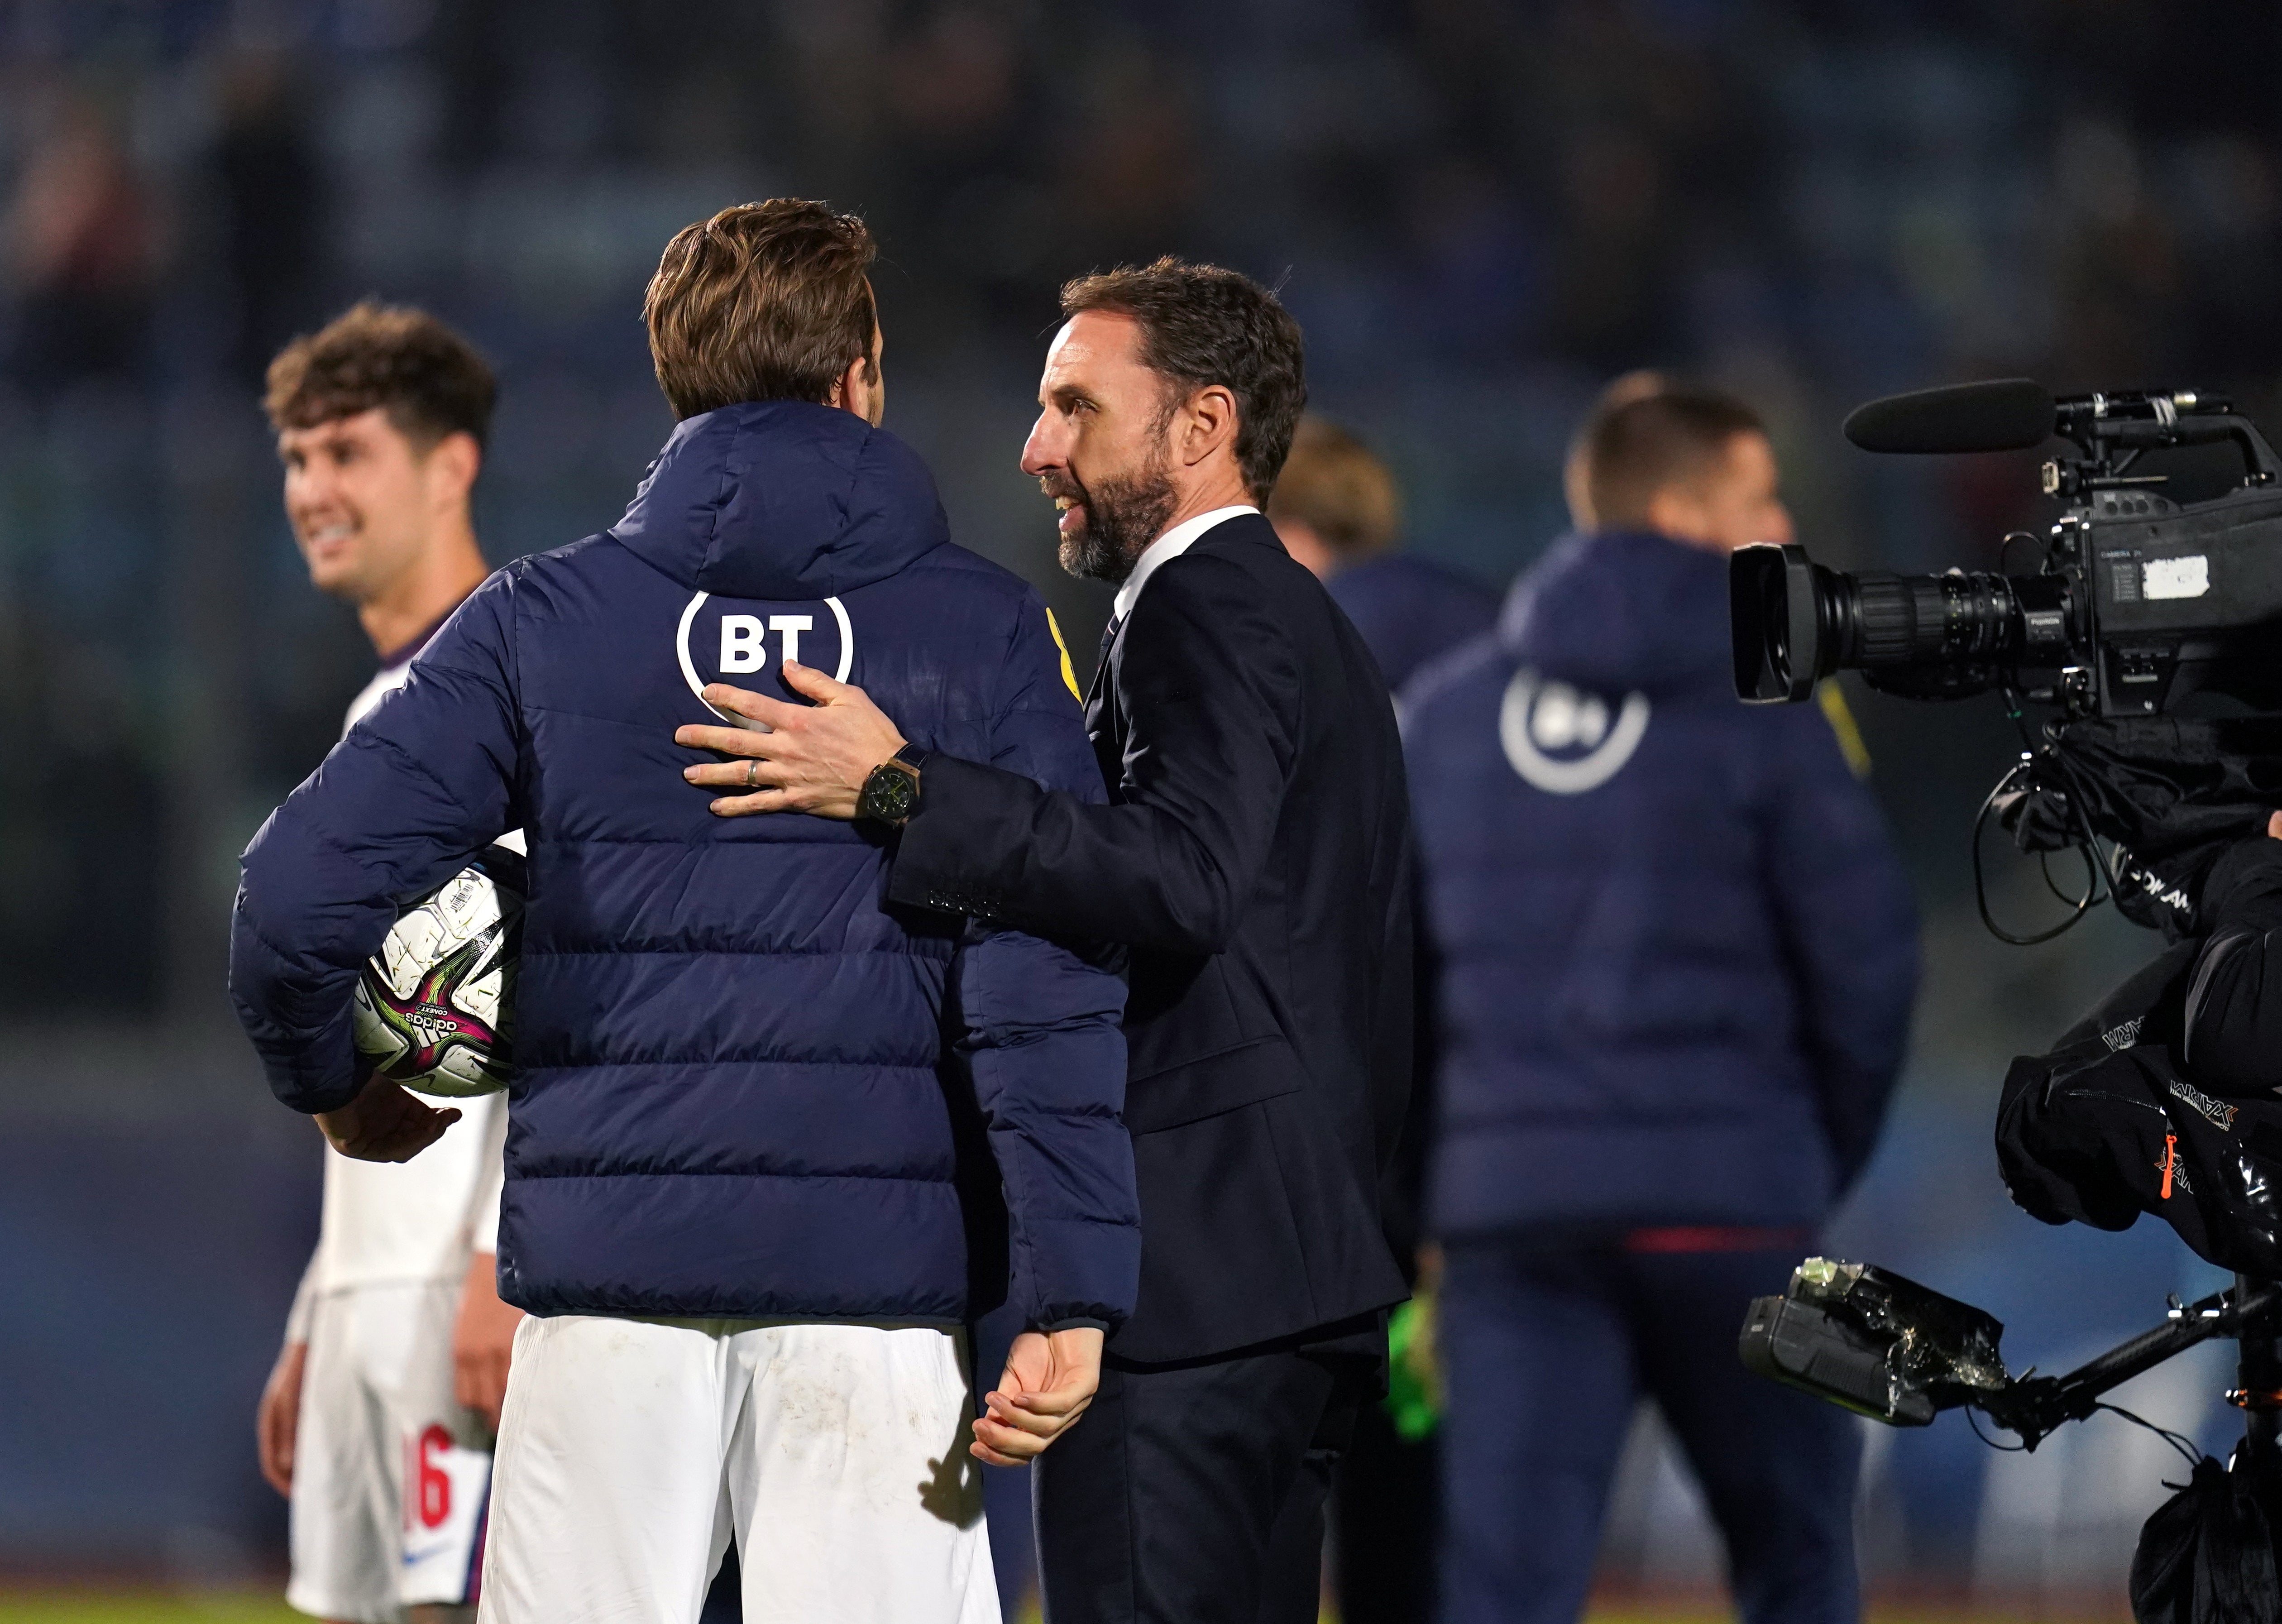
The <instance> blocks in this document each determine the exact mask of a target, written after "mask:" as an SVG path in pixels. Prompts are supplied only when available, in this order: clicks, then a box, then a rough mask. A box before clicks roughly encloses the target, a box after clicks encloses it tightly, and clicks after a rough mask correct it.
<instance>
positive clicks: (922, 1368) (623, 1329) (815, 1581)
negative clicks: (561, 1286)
mask: <svg viewBox="0 0 2282 1624" xmlns="http://www.w3.org/2000/svg"><path fill="white" fill-rule="evenodd" d="M973 1404H974V1399H973V1394H972V1389H971V1388H970V1387H969V1385H968V1382H967V1376H966V1346H965V1339H964V1338H963V1337H962V1336H961V1335H960V1334H959V1333H956V1332H952V1331H946V1330H943V1329H940V1328H938V1327H935V1326H919V1325H851V1324H846V1323H829V1324H827V1323H819V1322H815V1321H792V1322H788V1321H781V1320H758V1321H757V1320H652V1319H617V1318H599V1317H587V1316H583V1315H572V1316H565V1317H559V1318H553V1319H536V1318H532V1319H525V1320H524V1322H523V1325H522V1326H521V1327H520V1328H519V1329H518V1330H517V1331H516V1338H515V1364H514V1369H513V1373H512V1374H511V1375H510V1376H509V1378H508V1391H507V1410H506V1414H505V1415H504V1416H503V1417H502V1418H501V1423H500V1442H499V1460H498V1468H497V1473H496V1476H495V1478H494V1480H493V1488H492V1527H491V1535H490V1538H489V1541H488V1544H487V1548H486V1550H485V1554H484V1583H483V1602H482V1612H481V1614H480V1620H481V1624H581V1621H583V1620H594V1621H600V1620H612V1621H613V1624H620V1621H623V1620H631V1619H640V1620H644V1624H695V1620H696V1618H697V1615H698V1612H699V1609H700V1608H701V1607H702V1605H703V1603H704V1598H705V1591H706V1588H707V1586H708V1585H709V1584H710V1582H711V1581H712V1577H713V1574H714V1573H715V1572H716V1570H717V1569H718V1567H719V1566H720V1563H721V1558H722V1555H723V1553H724V1552H725V1551H726V1550H727V1549H728V1546H729V1542H730V1541H731V1540H732V1539H733V1538H734V1540H735V1542H736V1545H737V1555H738V1562H739V1566H740V1568H741V1574H742V1582H743V1589H744V1595H743V1600H744V1617H745V1624H820V1621H823V1620H830V1621H831V1624H998V1591H997V1581H996V1580H995V1579H994V1577H993V1575H992V1572H991V1566H990V1540H989V1538H988V1537H987V1535H986V1534H985V1532H984V1528H983V1523H982V1467H981V1465H980V1464H979V1463H978V1462H977V1461H976V1460H975V1459H974V1457H973V1456H971V1455H969V1454H968V1453H967V1452H966V1446H967V1444H968V1443H969V1442H970V1441H972V1434H970V1433H969V1432H968V1430H967V1423H968V1420H969V1418H971V1417H972V1416H973V1414H974V1409H973Z"/></svg>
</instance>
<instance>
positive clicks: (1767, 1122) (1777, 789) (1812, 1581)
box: [1404, 390, 1916, 1624]
mask: <svg viewBox="0 0 2282 1624" xmlns="http://www.w3.org/2000/svg"><path fill="white" fill-rule="evenodd" d="M1583 449H1584V453H1585V456H1586V459H1587V474H1588V477H1589V483H1590V486H1591V497H1592V502H1593V507H1594V509H1595V510H1596V511H1597V513H1598V514H1599V515H1600V516H1601V519H1602V523H1603V526H1604V527H1603V529H1602V530H1601V532H1599V533H1596V534H1589V535H1580V536H1575V537H1572V538H1571V539H1569V540H1566V541H1564V542H1562V543H1561V544H1560V545H1558V546H1557V547H1556V548H1554V549H1553V551H1552V552H1551V553H1550V554H1549V555H1548V556H1547V557H1546V558H1545V559H1544V561H1543V562H1541V563H1540V564H1538V565H1537V566H1536V567H1535V568H1533V570H1531V571H1529V572H1528V573H1526V574H1525V575H1524V576H1523V577H1522V579H1520V580H1519V581H1518V582H1517V583H1516V585H1515V587H1514V589H1513V592H1512V594H1511V596H1510V598H1509V600H1508V601H1507V603H1506V608H1505V611H1504V616H1503V618H1502V623H1501V625H1500V626H1499V628H1498V630H1497V631H1496V632H1495V633H1493V634H1492V635H1490V636H1489V637H1486V638H1485V639H1483V640H1482V641H1479V642H1477V643H1474V644H1472V645H1470V646H1469V647H1468V648H1466V649H1462V650H1460V651H1458V652H1457V653H1455V654H1453V655H1452V656H1450V657H1448V660H1447V661H1445V662H1443V663H1442V664H1440V665H1439V666H1436V667H1430V668H1429V669H1428V670H1427V671H1426V672H1424V673H1423V674H1422V675H1421V676H1420V678H1419V679H1418V680H1417V682H1416V683H1415V684H1414V685H1413V686H1412V687H1411V688H1409V689H1408V690H1406V692H1405V695H1404V714H1405V723H1404V743H1405V750H1406V755H1407V757H1408V760H1409V769H1410V781H1411V790H1412V795H1413V797H1414V800H1415V803H1416V805H1417V830H1418V847H1419V851H1420V853H1421V862H1422V864H1423V866H1424V871H1425V896H1426V903H1427V913H1428V918H1429V928H1430V930H1431V933H1432V936H1433V938H1434V941H1435V944H1436V948H1437V950H1438V954H1439V958H1440V982H1439V989H1438V995H1437V1003H1438V1007H1437V1012H1436V1019H1437V1022H1438V1032H1437V1037H1438V1039H1439V1045H1440V1067H1439V1083H1440V1113H1441V1114H1440V1123H1439V1126H1438V1131H1437V1136H1436V1140H1435V1143H1434V1146H1433V1151H1432V1168H1431V1173H1430V1184H1431V1193H1430V1197H1429V1201H1430V1211H1429V1223H1430V1226H1431V1228H1432V1232H1433V1233H1434V1234H1435V1235H1436V1236H1437V1237H1439V1238H1440V1240H1441V1241H1442V1243H1443V1246H1444V1247H1445V1251H1446V1255H1447V1264H1446V1273H1445V1277H1444V1281H1443V1286H1442V1294H1441V1314H1442V1322H1441V1349H1442V1353H1443V1356H1444V1359H1445V1362H1446V1366H1447V1371H1448V1382H1449V1390H1448V1403H1449V1415H1450V1418H1451V1421H1452V1423H1453V1425H1452V1426H1450V1427H1449V1428H1448V1430H1447V1432H1446V1435H1445V1437H1444V1441H1443V1450H1444V1455H1443V1459H1444V1463H1445V1472H1444V1489H1445V1493H1444V1504H1445V1505H1446V1506H1447V1507H1448V1511H1447V1519H1448V1521H1447V1527H1446V1535H1445V1542H1444V1564H1443V1571H1442V1582H1443V1591H1444V1597H1445V1601H1444V1607H1445V1612H1444V1617H1445V1618H1447V1619H1449V1620H1454V1621H1458V1624H1476V1621H1478V1620H1500V1621H1506V1620H1530V1621H1532V1624H1567V1621H1568V1620H1573V1619H1574V1618H1576V1617H1577V1616H1578V1615H1579V1614H1580V1612H1582V1611H1583V1607H1584V1604H1585V1599H1586V1592H1587V1586H1588V1585H1589V1582H1590V1580H1591V1576H1592V1571H1593V1564H1594V1558H1595V1550H1596V1549H1597V1546H1598V1543H1599V1533H1600V1525H1601V1517H1602V1513H1603V1506H1604V1504H1605V1501H1606V1497H1607V1494H1608V1489H1609V1484H1610V1479H1611V1472H1612V1471H1613V1469H1614V1466H1615V1464H1616V1459H1617V1456H1618V1451H1619V1449H1620V1446H1621V1445H1622V1443H1623V1441H1624V1436H1625V1432H1626V1426H1627V1424H1628V1422H1629V1421H1630V1419H1631V1418H1632V1413H1633V1410H1634V1404H1635V1403H1636V1400H1637V1399H1638V1398H1639V1397H1640V1396H1642V1395H1648V1396H1651V1397H1653V1398H1655V1399H1656V1400H1657V1403H1658V1405H1659V1407H1660V1408H1661V1409H1662V1410H1663V1413H1664V1417H1665V1421H1666V1423H1667V1424H1668V1425H1669V1426H1670V1427H1671V1428H1672V1430H1673V1433H1675V1434H1677V1435H1678V1438H1679V1440H1680V1443H1681V1445H1682V1446H1683V1448H1684V1449H1686V1451H1687V1454H1688V1458H1689V1460H1690V1462H1691V1464H1692V1465H1694V1467H1695V1469H1696V1476H1697V1478H1698V1480H1700V1481H1701V1483H1702V1485H1703V1487H1704V1491H1705V1498H1706V1500H1707V1502H1708V1503H1709V1505H1710V1508H1711V1512H1712V1515H1713V1517H1714V1518H1715V1519H1716V1520H1717V1521H1718V1522H1719V1527H1720V1529H1721V1531H1722V1533H1723V1534H1724V1535H1725V1536H1726V1540H1727V1551H1728V1557H1729V1566H1730V1571H1731V1573H1732V1575H1733V1578H1734V1582H1735V1590H1736V1595H1737V1600H1738V1603H1739V1605H1740V1607H1741V1610H1742V1612H1743V1616H1744V1618H1745V1619H1747V1620H1750V1624H1778V1621H1780V1624H1834V1621H1836V1620H1845V1619H1851V1618H1852V1617H1854V1616H1855V1614H1856V1612H1858V1610H1859V1601H1858V1597H1857V1589H1856V1583H1855V1574H1854V1558H1853V1527H1852V1505H1853V1482H1854V1476H1855V1472H1856V1470H1857V1465H1858V1461H1859V1436H1858V1433H1857V1430H1856V1429H1857V1426H1858V1424H1857V1423H1856V1422H1855V1421H1854V1420H1853V1419H1852V1418H1851V1417H1848V1416H1846V1415H1845V1414H1843V1412H1841V1411H1839V1410H1836V1409H1833V1408H1831V1407H1829V1406H1828V1405H1825V1404H1822V1403H1820V1402H1818V1401H1816V1400H1814V1399H1811V1398H1808V1397H1806V1396H1805V1395H1802V1394H1798V1393H1795V1392H1792V1391H1790V1390H1789V1389H1787V1388H1782V1387H1777V1386H1775V1385H1774V1384H1773V1383H1770V1382H1766V1381H1763V1380H1761V1379H1758V1378H1757V1377H1754V1376H1751V1375H1750V1374H1748V1373H1747V1372H1746V1371H1744V1370H1743V1367H1742V1365H1741V1364H1740V1363H1739V1362H1738V1360H1737V1358H1736V1356H1735V1337H1736V1333H1737V1332H1738V1330H1739V1329H1740V1327H1741V1326H1742V1325H1743V1314H1744V1309H1745V1307H1746V1305H1747V1303H1748V1302H1749V1301H1750V1298H1751V1297H1752V1296H1753V1295H1755V1294H1760V1293H1764V1292H1773V1291H1779V1290H1781V1288H1782V1285H1783V1282H1784V1279H1785V1278H1786V1276H1787V1275H1788V1273H1789V1270H1790V1268H1791V1267H1792V1266H1793V1265H1794V1264H1795V1263H1797V1261H1798V1259H1799V1258H1800V1256H1801V1255H1804V1253H1805V1251H1806V1250H1807V1249H1808V1248H1809V1247H1811V1245H1812V1239H1813V1232H1814V1229H1815V1226H1816V1225H1817V1224H1819V1223H1820V1221H1821V1220H1822V1218H1823V1217H1824V1216H1826V1215H1827V1214H1828V1212H1829V1211H1830V1209H1831V1208H1832V1206H1833V1204H1834V1203H1835V1202H1836V1201H1837V1199H1838V1198H1839V1196H1840V1195H1841V1193H1843V1191H1844V1190H1845V1189H1846V1187H1847V1186H1848V1185H1849V1184H1850V1183H1851V1181H1852V1180H1853V1178H1854V1177H1855V1176H1856V1175H1857V1174H1858V1173H1859V1171H1860V1170H1861V1169H1862V1166H1863V1163H1864V1162H1866V1161H1867V1158H1868V1156H1869V1154H1870V1150H1871V1146H1872V1144H1873V1141H1874V1138H1875V1137H1876V1133H1877V1128H1878V1123H1879V1120H1880V1117H1881V1115H1882V1111H1883V1109H1884V1106H1885V1102H1886V1099H1887V1095H1888V1092H1889V1091H1890V1088H1891V1086H1892V1084H1893V1082H1894V1078H1895V1075H1896V1072H1897V1070H1898V1066H1899V1064H1900V1060H1901V1054H1902V1046H1903V1041H1904V1037H1905V1035H1906V1028H1907V1024H1908V1018H1909V1010H1910V1004H1911V999H1912V998H1913V992H1914V987H1915V977H1916V932H1915V924H1914V917H1913V909H1912V905H1911V901H1910V897H1909V892H1908V889H1907V886H1906V882H1905V879H1904V876H1903V874H1902V872H1901V869H1900V866H1899V865H1898V862H1897V860H1896V859H1895V856H1894V854H1893V852H1892V851H1891V849H1890V844H1889V842H1888V839H1887V836H1886V834H1885V831H1884V829H1883V828H1882V822H1881V820H1880V818H1879V815H1878V812H1877V809H1876V807H1875V805H1874V803H1873V801H1872V799H1871V797H1870V796H1869V794H1868V792H1867V789H1865V788H1864V786H1863V785H1862V784H1861V783H1859V781H1857V779H1856V778H1855V776H1854V775H1853V773H1851V772H1850V771H1849V770H1848V767H1847V764H1846V762H1845V760H1844V758H1843V756H1842V753H1841V747H1840V744H1839V742H1838V741H1837V739H1836V737H1835V736H1834V734H1833V729H1832V727H1831V725H1830V723H1829V722H1828V720H1826V719H1825V718H1824V716H1823V715H1822V714H1821V713H1820V712H1819V711H1815V710H1812V709H1810V708H1805V707H1801V708H1797V709H1789V708H1781V707H1775V708H1764V709H1763V708H1756V707H1745V706H1744V705H1743V704H1741V703H1738V702H1737V700H1736V698H1735V691H1734V688H1733V687H1732V686H1731V682H1732V679H1731V677H1730V674H1729V673H1730V670H1731V665H1730V660H1729V656H1728V613H1727V554H1728V552H1729V551H1730V550H1732V549H1733V548H1735V547H1738V546H1742V545H1744V544H1747V543H1749V542H1753V541H1759V540H1788V539H1789V518H1788V517H1787V516H1786V515H1785V514H1784V512H1783V509H1782V507H1781V503H1780V501H1777V499H1776V497H1775V478H1774V471H1775V470H1774V459H1773V457H1772V455H1771V454H1770V453H1769V451H1768V448H1767V442H1766V437H1765V435H1764V434H1763V433H1762V432H1761V431H1760V429H1759V426H1758V421H1757V419H1756V418H1754V417H1753V416H1751V415H1750V413H1749V412H1748V411H1747V410H1746V409H1745V408H1743V407H1741V406H1739V405H1737V404H1735V402H1733V401H1730V400H1727V399H1725V398H1724V397H1721V396H1717V395H1711V394H1708V393H1704V392H1695V391H1678V390H1673V391H1666V392H1662V393H1660V394H1657V395H1656V396H1653V397H1651V398H1647V399H1635V400H1631V401H1630V402H1628V403H1624V404H1619V405H1617V406H1616V407H1615V408H1613V409H1611V410H1606V411H1604V412H1603V413H1602V414H1601V415H1600V416H1599V417H1598V419H1597V420H1596V421H1595V423H1593V424H1592V425H1591V426H1590V427H1589V429H1588V431H1587V436H1586V439H1585V443H1584V447H1583Z"/></svg>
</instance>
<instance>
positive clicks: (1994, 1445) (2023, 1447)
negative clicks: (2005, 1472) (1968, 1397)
mask: <svg viewBox="0 0 2282 1624" xmlns="http://www.w3.org/2000/svg"><path fill="white" fill-rule="evenodd" d="M1965 1424H1966V1425H1967V1426H1970V1427H1971V1428H1972V1429H1973V1435H1974V1436H1975V1438H1978V1439H1980V1440H1981V1441H1982V1442H1983V1443H1985V1444H1987V1445H1988V1446H1989V1447H1990V1448H1991V1449H1995V1450H1997V1451H1999V1453H2000V1454H2005V1455H2026V1454H2027V1453H2028V1452H2029V1446H2028V1445H2027V1444H2025V1443H1999V1442H1998V1441H1996V1440H1995V1439H1994V1438H1991V1436H1990V1435H1989V1434H1987V1433H1984V1432H1983V1431H1982V1430H1981V1423H1980V1422H1978V1421H1976V1420H1975V1419H1974V1418H1973V1411H1972V1410H1971V1409H1970V1408H1968V1410H1966V1412H1965Z"/></svg>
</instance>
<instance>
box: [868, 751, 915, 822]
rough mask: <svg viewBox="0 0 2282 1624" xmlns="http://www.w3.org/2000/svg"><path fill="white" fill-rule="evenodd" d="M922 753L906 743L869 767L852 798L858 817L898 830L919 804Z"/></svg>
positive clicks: (908, 819)
mask: <svg viewBox="0 0 2282 1624" xmlns="http://www.w3.org/2000/svg"><path fill="white" fill-rule="evenodd" d="M926 758H927V757H926V752H925V751H923V750H918V749H916V748H915V747H913V746H912V745H909V744H906V745H905V746H904V748H903V749H901V750H897V752H896V753H895V754H894V755H893V756H890V757H889V758H888V759H887V760H885V761H883V762H881V764H880V765H878V766H876V767H873V769H872V772H871V775H870V776H869V777H867V778H866V779H865V781H864V788H863V790H862V792H861V793H860V794H858V796H857V798H856V810H857V812H858V814H859V815H860V816H863V817H865V818H868V819H870V820H872V821H873V822H874V823H884V824H886V825H887V826H888V827H889V828H897V829H899V828H903V827H904V824H905V823H907V822H909V821H910V820H911V816H912V813H913V812H917V811H918V810H919V805H920V762H921V761H924V760H925V759H926Z"/></svg>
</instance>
